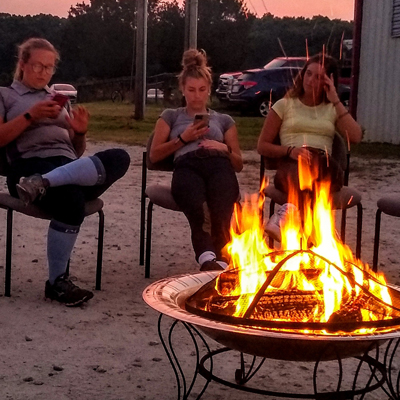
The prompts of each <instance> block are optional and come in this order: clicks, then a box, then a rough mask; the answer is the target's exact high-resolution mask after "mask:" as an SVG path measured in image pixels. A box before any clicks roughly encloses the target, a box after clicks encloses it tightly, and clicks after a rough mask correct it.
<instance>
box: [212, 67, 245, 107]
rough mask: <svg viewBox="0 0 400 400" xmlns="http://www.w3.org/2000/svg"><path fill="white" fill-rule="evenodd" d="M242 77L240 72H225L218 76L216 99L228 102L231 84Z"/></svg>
mask: <svg viewBox="0 0 400 400" xmlns="http://www.w3.org/2000/svg"><path fill="white" fill-rule="evenodd" d="M240 75H242V72H227V73H225V74H222V75H220V77H219V78H218V87H217V90H216V91H215V94H216V95H217V98H218V99H219V100H220V101H228V100H229V99H228V93H229V92H230V90H231V88H232V85H233V83H234V82H235V81H236V80H237V78H238V77H239V76H240Z"/></svg>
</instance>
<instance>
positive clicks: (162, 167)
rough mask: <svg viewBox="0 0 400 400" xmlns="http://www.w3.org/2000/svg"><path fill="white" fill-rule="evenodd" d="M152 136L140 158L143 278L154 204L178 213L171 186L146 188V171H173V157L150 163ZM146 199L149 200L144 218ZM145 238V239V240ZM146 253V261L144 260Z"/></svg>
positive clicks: (147, 263) (146, 273)
mask: <svg viewBox="0 0 400 400" xmlns="http://www.w3.org/2000/svg"><path fill="white" fill-rule="evenodd" d="M152 140H153V134H152V135H151V136H150V138H149V140H148V142H147V148H146V151H144V152H143V158H142V190H141V200H140V252H139V264H140V265H144V266H145V267H144V276H145V278H150V257H151V231H152V222H153V207H154V204H155V205H157V206H160V207H162V208H166V209H168V210H172V211H180V210H179V207H178V205H177V204H176V203H175V200H174V199H173V197H172V194H171V185H158V184H155V185H149V186H147V170H153V171H173V167H174V165H173V156H170V157H167V158H166V159H165V160H162V161H160V162H158V163H152V162H151V161H150V157H149V153H150V147H151V142H152ZM146 199H148V200H149V204H148V206H147V217H146ZM145 236H146V238H145ZM145 253H146V259H145Z"/></svg>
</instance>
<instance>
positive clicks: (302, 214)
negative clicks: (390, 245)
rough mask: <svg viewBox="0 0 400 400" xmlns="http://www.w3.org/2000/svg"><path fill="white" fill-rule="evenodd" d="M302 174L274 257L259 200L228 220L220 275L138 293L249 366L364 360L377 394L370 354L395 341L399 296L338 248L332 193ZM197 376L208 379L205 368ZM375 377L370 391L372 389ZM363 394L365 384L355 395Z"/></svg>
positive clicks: (168, 282) (376, 365)
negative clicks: (258, 360)
mask: <svg viewBox="0 0 400 400" xmlns="http://www.w3.org/2000/svg"><path fill="white" fill-rule="evenodd" d="M300 164H301V163H300ZM303 164H304V165H303V167H304V170H303V169H302V168H300V171H301V174H299V178H300V180H301V181H302V182H303V185H305V191H304V192H302V198H301V200H300V199H298V198H297V197H296V196H298V193H289V202H290V203H292V204H293V205H294V206H293V207H290V208H288V209H289V212H288V213H287V215H286V217H285V220H284V221H283V223H282V224H281V233H282V243H281V247H280V248H279V249H272V248H269V247H268V245H267V241H266V240H265V239H266V238H265V237H264V229H263V226H262V223H261V221H260V218H259V215H260V207H263V201H264V199H263V197H262V191H261V192H260V193H261V196H259V195H253V196H251V197H250V198H246V199H245V201H244V203H243V205H242V208H240V209H239V208H237V209H236V210H235V214H234V217H233V218H232V225H231V238H232V239H231V242H230V243H229V244H228V245H227V247H226V251H227V255H228V258H229V259H230V260H231V261H230V265H229V267H228V269H227V270H226V271H224V272H222V273H216V272H214V273H211V272H205V273H200V274H192V275H183V276H179V277H172V278H166V279H163V280H161V281H158V282H155V283H154V284H152V285H150V286H149V287H148V288H147V289H146V290H145V292H144V294H143V297H144V300H145V301H146V302H147V303H148V304H149V305H150V306H151V307H153V308H154V309H156V310H157V311H159V312H160V313H161V314H162V315H168V316H170V317H172V318H174V319H175V320H178V321H183V322H184V323H186V324H189V325H190V326H196V327H198V328H199V329H200V330H201V331H202V332H204V333H205V334H206V335H207V336H209V337H210V338H212V339H214V340H215V341H217V342H218V343H220V344H222V345H223V346H226V348H228V349H232V350H237V351H239V352H241V353H245V354H250V355H253V356H255V357H262V358H269V359H278V360H287V361H295V362H297V361H304V362H315V363H316V364H318V363H319V362H321V361H329V360H337V361H338V363H339V364H341V361H342V360H343V359H345V358H349V357H357V358H361V360H362V362H367V363H369V366H370V368H371V371H376V369H378V370H380V371H381V372H382V375H383V378H382V380H381V381H380V382H379V385H382V383H383V382H384V381H385V379H386V376H385V375H386V372H385V371H386V366H385V365H383V364H381V363H380V362H378V360H377V359H376V360H374V359H372V358H371V357H370V356H369V355H368V353H369V352H370V351H371V349H375V350H376V352H377V354H378V348H379V346H380V345H382V344H383V343H384V342H386V341H388V340H393V339H396V338H399V337H400V290H399V288H397V287H395V286H392V285H388V284H387V283H386V280H385V278H384V276H383V274H377V273H375V272H373V271H372V270H371V269H370V268H369V266H368V265H366V264H364V263H363V262H362V261H361V260H358V259H356V258H355V257H354V256H353V254H352V252H351V250H350V249H349V247H347V246H346V245H345V244H344V243H342V242H341V241H340V240H339V238H338V235H337V234H336V230H335V224H334V218H333V211H332V206H331V201H330V190H329V183H327V182H316V181H315V180H313V177H312V171H307V170H306V169H307V165H308V164H307V163H303ZM299 167H301V165H299ZM300 175H301V176H300ZM300 205H301V207H300ZM160 336H161V335H160ZM202 340H203V342H205V341H204V339H202ZM196 349H197V345H196ZM219 353H220V352H219ZM219 353H218V354H219ZM214 354H216V353H213V352H209V355H207V356H206V357H205V359H207V358H208V357H212V355H214ZM170 360H171V358H170ZM200 371H203V372H204V376H207V377H208V379H213V378H214V377H213V376H212V375H211V374H208V373H206V372H205V371H204V368H203V365H202V362H200ZM374 374H375V372H372V376H371V380H370V382H371V381H372V380H374V379H375V380H378V378H376V376H375V375H374ZM355 375H356V376H357V373H355ZM355 379H356V378H355ZM379 385H378V386H379ZM338 386H340V384H339V385H338ZM374 388H375V387H374ZM370 390H372V389H371V385H370V383H368V384H367V387H366V388H365V391H364V392H362V393H365V392H367V391H370ZM335 393H336V392H335ZM352 395H354V392H352ZM346 398H347V397H346Z"/></svg>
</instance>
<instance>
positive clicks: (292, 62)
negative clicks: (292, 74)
mask: <svg viewBox="0 0 400 400" xmlns="http://www.w3.org/2000/svg"><path fill="white" fill-rule="evenodd" d="M306 61H307V57H277V58H274V59H273V60H272V61H270V62H269V63H268V64H266V65H264V67H263V68H264V69H271V68H272V69H274V68H282V67H299V68H303V67H304V64H305V63H306Z"/></svg>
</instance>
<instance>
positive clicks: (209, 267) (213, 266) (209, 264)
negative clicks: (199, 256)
mask: <svg viewBox="0 0 400 400" xmlns="http://www.w3.org/2000/svg"><path fill="white" fill-rule="evenodd" d="M223 270H224V267H223V266H222V265H221V264H219V263H218V262H217V261H216V260H215V258H214V260H209V261H205V262H204V263H203V264H201V267H200V271H223Z"/></svg>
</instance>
